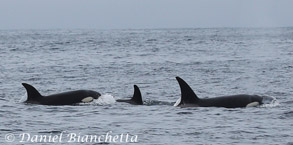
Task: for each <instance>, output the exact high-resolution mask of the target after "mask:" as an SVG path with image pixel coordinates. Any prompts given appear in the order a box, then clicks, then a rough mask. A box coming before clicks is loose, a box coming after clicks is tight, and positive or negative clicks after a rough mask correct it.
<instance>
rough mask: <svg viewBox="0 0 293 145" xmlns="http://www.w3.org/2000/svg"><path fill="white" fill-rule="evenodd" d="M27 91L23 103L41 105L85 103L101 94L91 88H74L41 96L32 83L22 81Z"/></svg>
mask: <svg viewBox="0 0 293 145" xmlns="http://www.w3.org/2000/svg"><path fill="white" fill-rule="evenodd" d="M22 85H23V86H24V88H25V89H26V91H27V100H26V101H25V103H30V104H41V105H74V104H77V103H87V102H91V101H93V100H94V99H98V98H99V97H100V96H101V94H100V93H98V92H95V91H92V90H76V91H69V92H63V93H59V94H53V95H49V96H42V95H41V94H40V93H39V91H37V89H36V88H34V87H33V86H32V85H29V84H26V83H22Z"/></svg>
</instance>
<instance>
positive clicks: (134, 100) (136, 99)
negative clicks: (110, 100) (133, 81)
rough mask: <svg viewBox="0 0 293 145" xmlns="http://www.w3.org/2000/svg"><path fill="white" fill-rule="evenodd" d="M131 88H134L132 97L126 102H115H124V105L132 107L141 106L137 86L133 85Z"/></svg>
mask: <svg viewBox="0 0 293 145" xmlns="http://www.w3.org/2000/svg"><path fill="white" fill-rule="evenodd" d="M133 87H134V93H133V96H132V98H131V99H128V100H124V99H118V100H116V101H117V102H125V103H129V104H132V105H143V101H142V97H141V92H140V89H139V88H138V86H137V85H134V86H133Z"/></svg>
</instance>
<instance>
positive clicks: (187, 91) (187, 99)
mask: <svg viewBox="0 0 293 145" xmlns="http://www.w3.org/2000/svg"><path fill="white" fill-rule="evenodd" d="M176 79H177V81H178V83H179V86H180V89H181V102H180V103H179V105H181V104H194V103H197V102H198V101H199V100H200V99H199V98H198V97H197V96H196V94H195V93H194V91H193V90H192V89H191V88H190V86H189V85H188V84H187V83H186V82H185V81H184V80H183V79H181V78H180V77H176Z"/></svg>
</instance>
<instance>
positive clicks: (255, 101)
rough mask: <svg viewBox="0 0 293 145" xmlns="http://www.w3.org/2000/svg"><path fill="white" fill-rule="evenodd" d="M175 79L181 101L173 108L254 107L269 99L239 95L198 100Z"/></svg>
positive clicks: (188, 87)
mask: <svg viewBox="0 0 293 145" xmlns="http://www.w3.org/2000/svg"><path fill="white" fill-rule="evenodd" d="M176 79H177V81H178V83H179V86H180V89H181V100H180V102H179V103H178V104H177V103H176V104H175V105H174V106H179V107H225V108H240V107H255V106H259V105H261V104H264V103H263V100H265V99H267V98H269V97H267V96H258V95H246V94H241V95H231V96H221V97H215V98H205V99H200V98H198V97H197V95H196V94H195V93H194V91H193V90H192V89H191V88H190V86H189V85H188V84H187V83H186V82H185V81H184V80H183V79H181V78H180V77H176Z"/></svg>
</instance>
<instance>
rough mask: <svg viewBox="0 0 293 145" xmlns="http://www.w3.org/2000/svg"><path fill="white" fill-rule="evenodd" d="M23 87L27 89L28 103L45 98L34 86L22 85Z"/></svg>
mask: <svg viewBox="0 0 293 145" xmlns="http://www.w3.org/2000/svg"><path fill="white" fill-rule="evenodd" d="M22 85H23V86H24V87H25V89H26V91H27V101H31V100H34V99H37V98H40V97H43V96H42V95H41V94H40V93H39V92H38V91H37V89H36V88H34V87H33V86H31V85H29V84H26V83H22Z"/></svg>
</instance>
